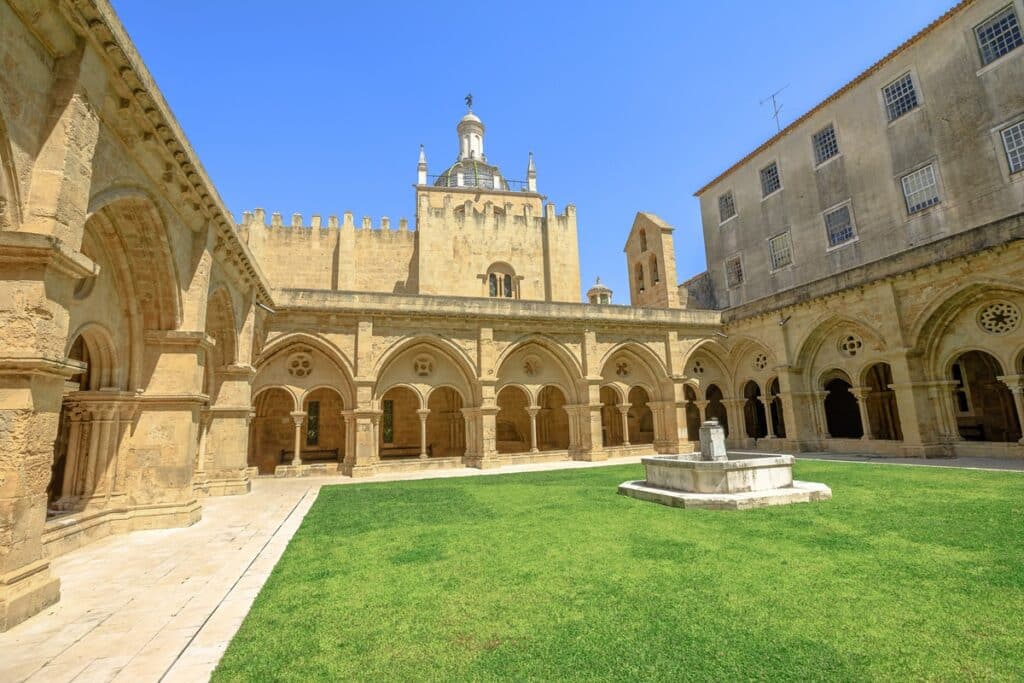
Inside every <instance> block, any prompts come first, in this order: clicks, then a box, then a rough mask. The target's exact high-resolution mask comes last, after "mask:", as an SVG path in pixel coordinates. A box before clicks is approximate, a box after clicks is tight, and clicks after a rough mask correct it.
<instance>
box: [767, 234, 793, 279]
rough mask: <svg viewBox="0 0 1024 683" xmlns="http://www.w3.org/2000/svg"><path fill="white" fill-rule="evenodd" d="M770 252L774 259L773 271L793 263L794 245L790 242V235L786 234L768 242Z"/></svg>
mask: <svg viewBox="0 0 1024 683" xmlns="http://www.w3.org/2000/svg"><path fill="white" fill-rule="evenodd" d="M768 252H769V253H770V254H771V257H772V270H778V269H779V268H784V267H786V266H788V265H789V264H791V263H793V244H792V242H790V239H789V233H788V232H784V233H782V234H781V235H776V236H775V237H773V238H771V239H770V240H768Z"/></svg>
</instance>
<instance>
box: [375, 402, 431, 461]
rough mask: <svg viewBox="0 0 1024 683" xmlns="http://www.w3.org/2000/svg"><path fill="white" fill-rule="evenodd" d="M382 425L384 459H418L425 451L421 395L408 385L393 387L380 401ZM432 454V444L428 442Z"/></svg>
mask: <svg viewBox="0 0 1024 683" xmlns="http://www.w3.org/2000/svg"><path fill="white" fill-rule="evenodd" d="M380 409H381V416H380V427H379V428H378V430H377V432H378V434H379V436H378V444H377V445H378V448H379V451H380V458H381V460H387V459H395V458H418V457H419V456H420V455H422V454H423V451H422V447H423V444H422V443H421V442H420V441H421V439H420V416H419V413H418V412H417V411H419V410H420V397H419V396H417V395H416V392H414V391H413V390H412V389H410V388H408V387H392V388H390V389H388V390H387V391H386V392H384V396H382V397H381V400H380ZM426 455H427V456H428V457H429V456H430V444H429V443H427V444H426Z"/></svg>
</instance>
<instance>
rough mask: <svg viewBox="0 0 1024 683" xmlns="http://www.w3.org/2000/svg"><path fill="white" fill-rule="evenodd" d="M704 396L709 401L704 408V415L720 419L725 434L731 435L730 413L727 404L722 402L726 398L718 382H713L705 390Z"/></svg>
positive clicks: (711, 418)
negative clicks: (726, 407)
mask: <svg viewBox="0 0 1024 683" xmlns="http://www.w3.org/2000/svg"><path fill="white" fill-rule="evenodd" d="M704 397H705V398H706V399H707V402H708V405H707V407H706V408H705V409H704V416H705V417H706V418H707V419H708V420H718V424H720V425H722V429H723V430H725V435H726V436H729V413H728V412H726V410H725V404H724V403H722V400H723V398H724V396H723V395H722V390H721V389H719V388H718V385H717V384H711V385H709V386H708V388H707V391H705V392H704Z"/></svg>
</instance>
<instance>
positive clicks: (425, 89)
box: [113, 0, 953, 303]
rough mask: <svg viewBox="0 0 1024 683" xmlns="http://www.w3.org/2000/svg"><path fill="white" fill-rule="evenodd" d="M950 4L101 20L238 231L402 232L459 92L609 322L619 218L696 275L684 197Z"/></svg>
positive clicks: (685, 272)
mask: <svg viewBox="0 0 1024 683" xmlns="http://www.w3.org/2000/svg"><path fill="white" fill-rule="evenodd" d="M952 2H953V0H898V1H897V2H893V0H858V1H857V2H832V3H826V2H820V0H818V1H815V2H810V1H805V0H795V1H788V2H782V3H766V2H747V1H744V2H735V1H723V2H714V3H684V2H642V1H641V2H630V3H600V2H594V3H587V4H583V3H558V2H550V1H549V2H530V1H520V0H517V1H516V2H496V3H466V2H434V3H430V2H422V1H419V2H388V3H375V2H327V1H326V0H308V1H306V0H300V1H297V2H292V3H283V2H281V1H280V0H274V1H269V0H252V1H250V2H245V3H230V2H210V0H203V1H200V0H176V1H175V2H170V1H168V0H164V1H163V2H153V1H152V0H113V4H114V6H115V8H116V9H117V11H118V13H119V15H120V17H121V20H122V22H123V23H124V25H125V27H126V28H127V30H128V33H129V35H130V36H131V37H132V40H134V41H135V44H136V46H137V47H138V49H139V52H140V53H141V54H142V58H143V59H144V60H145V62H146V64H147V65H148V67H149V69H150V71H151V72H152V73H153V75H154V77H155V78H156V81H157V83H158V85H159V86H160V88H161V89H162V90H163V93H164V96H165V97H166V98H167V101H168V102H169V103H170V105H171V108H172V109H173V110H174V113H175V115H176V116H177V117H178V120H179V121H180V122H181V124H182V126H183V128H184V130H185V133H186V135H187V136H188V138H189V140H190V141H191V143H192V145H193V146H194V148H195V149H196V151H197V152H198V154H199V157H200V160H201V161H202V163H203V165H204V166H205V167H206V170H207V172H208V173H209V174H210V176H211V178H212V179H213V181H214V183H215V184H216V186H217V189H218V190H219V192H220V194H221V196H222V197H223V198H224V201H225V202H226V203H227V206H228V208H229V209H230V210H231V211H232V212H233V213H234V215H235V217H236V219H237V218H239V217H240V216H241V213H242V211H245V210H249V209H252V208H255V207H263V208H265V209H266V210H267V212H268V213H270V212H272V211H280V212H281V213H282V214H284V215H285V216H290V215H291V214H292V213H293V212H296V211H297V212H300V213H302V214H303V216H304V217H305V218H306V220H307V221H308V218H309V216H310V215H312V214H314V213H319V214H322V215H324V216H327V215H328V214H338V215H340V214H341V213H343V212H344V211H353V212H354V213H355V215H356V217H357V222H358V218H359V217H360V216H363V215H368V216H372V217H373V218H374V224H377V222H378V219H379V217H380V216H390V217H391V218H392V221H393V222H394V223H395V224H397V218H399V217H403V216H404V217H409V218H411V217H412V214H413V209H414V197H413V191H412V188H411V185H412V184H413V183H414V182H415V180H416V160H417V155H418V151H419V145H420V144H421V143H422V144H423V145H425V146H426V150H427V158H428V161H429V164H430V172H431V173H438V172H440V171H441V170H443V169H444V167H445V166H447V165H448V164H450V163H451V162H452V161H454V158H455V154H456V151H457V147H456V136H455V124H456V123H457V122H458V119H459V117H461V116H462V114H463V113H464V110H465V107H464V105H463V102H462V98H463V96H464V95H465V94H466V93H467V92H469V91H472V93H473V95H474V98H475V104H474V111H475V112H476V113H477V114H478V115H479V116H480V117H481V119H483V121H484V123H485V124H486V126H487V137H486V152H487V157H488V160H489V161H491V162H492V163H496V164H498V165H499V166H500V167H501V169H502V172H503V174H504V175H505V177H507V178H510V179H522V178H525V175H526V162H527V153H528V152H529V151H533V153H534V155H535V157H536V163H537V173H538V189H539V190H540V191H541V192H542V193H543V194H546V195H547V196H548V198H549V201H552V202H554V203H555V204H556V206H557V207H558V208H559V210H561V209H562V207H563V206H564V205H565V204H566V203H569V202H572V203H574V204H576V207H577V211H578V220H579V230H580V262H581V274H582V279H583V288H584V289H586V288H587V287H588V286H589V285H590V284H591V283H593V281H594V277H595V276H596V275H600V276H601V278H602V281H603V282H606V283H608V284H609V286H611V287H612V288H613V289H614V290H615V300H616V302H618V303H626V302H628V298H629V288H628V285H627V281H626V266H625V261H624V257H623V254H622V246H623V241H624V239H625V236H626V232H627V231H628V230H629V227H630V225H631V224H632V220H633V216H634V214H635V213H636V212H637V211H641V210H642V211H650V212H653V213H656V214H658V215H659V216H661V217H662V218H664V219H665V220H666V221H668V222H669V223H670V224H671V225H673V226H674V227H675V228H676V231H675V243H676V252H677V270H678V273H677V274H678V277H679V279H680V280H683V279H686V278H687V277H689V276H691V275H693V274H695V273H697V272H700V271H701V270H703V269H704V267H705V264H704V247H703V244H702V240H701V229H700V215H699V208H698V204H697V200H696V199H695V198H694V197H693V196H692V195H693V192H694V190H696V189H698V188H699V187H700V186H702V185H703V184H704V183H705V182H706V181H708V180H710V179H711V178H713V177H714V176H715V175H717V174H718V173H719V172H721V171H722V170H724V169H725V168H727V167H728V166H730V165H731V164H732V163H733V162H735V161H736V160H738V159H739V158H740V157H742V156H743V155H744V154H746V153H747V152H749V151H750V150H752V149H754V148H755V147H756V146H757V145H759V144H760V143H761V142H763V141H764V140H765V139H766V138H768V137H770V136H771V135H772V134H773V133H774V132H775V123H774V121H773V120H772V118H771V112H770V109H769V107H768V106H761V105H760V104H759V101H760V100H761V99H762V98H764V97H765V96H766V95H768V94H770V93H771V92H773V91H775V90H777V89H779V88H782V87H783V86H787V85H788V88H786V90H785V92H783V93H782V96H781V101H782V104H783V110H782V121H783V125H785V124H786V123H788V122H790V121H792V120H793V119H794V118H796V117H797V116H799V115H800V114H802V113H803V112H805V111H806V110H808V109H810V108H811V107H813V106H814V105H815V104H816V103H818V102H819V101H821V100H822V99H824V98H825V97H827V96H828V95H829V94H830V93H831V92H833V91H834V90H836V89H837V88H839V87H841V86H842V85H843V84H844V83H846V82H847V81H849V80H850V79H851V78H853V77H854V76H856V75H857V74H858V73H860V72H861V71H862V70H863V69H865V68H866V67H868V66H870V65H871V64H872V63H873V62H874V61H876V60H877V59H878V58H879V57H881V56H883V55H884V54H886V53H887V52H889V51H890V50H891V49H893V48H894V47H896V46H897V45H898V44H899V43H901V42H903V41H904V40H905V39H907V38H908V37H910V36H911V35H912V34H914V33H915V32H917V31H918V30H920V29H921V28H923V27H924V26H925V25H927V24H928V23H929V22H931V21H932V20H933V19H935V18H936V17H938V16H939V15H941V14H942V13H943V12H945V11H946V10H947V9H948V8H949V7H950V6H951V4H952Z"/></svg>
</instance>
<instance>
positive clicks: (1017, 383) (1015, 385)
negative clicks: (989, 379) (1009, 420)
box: [996, 375, 1024, 444]
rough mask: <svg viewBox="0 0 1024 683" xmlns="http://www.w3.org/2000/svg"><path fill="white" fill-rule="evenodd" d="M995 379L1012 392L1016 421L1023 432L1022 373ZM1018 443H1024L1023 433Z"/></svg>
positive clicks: (1023, 401) (1023, 384)
mask: <svg viewBox="0 0 1024 683" xmlns="http://www.w3.org/2000/svg"><path fill="white" fill-rule="evenodd" d="M996 379H998V380H999V381H1000V382H1002V383H1003V384H1005V385H1006V386H1007V387H1008V388H1009V389H1010V393H1011V394H1013V404H1014V406H1015V407H1016V409H1017V423H1018V424H1019V425H1020V426H1021V430H1022V432H1024V375H1004V376H1002V377H997V378H996ZM1018 443H1022V444H1024V433H1022V435H1021V438H1020V439H1019V440H1018Z"/></svg>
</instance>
